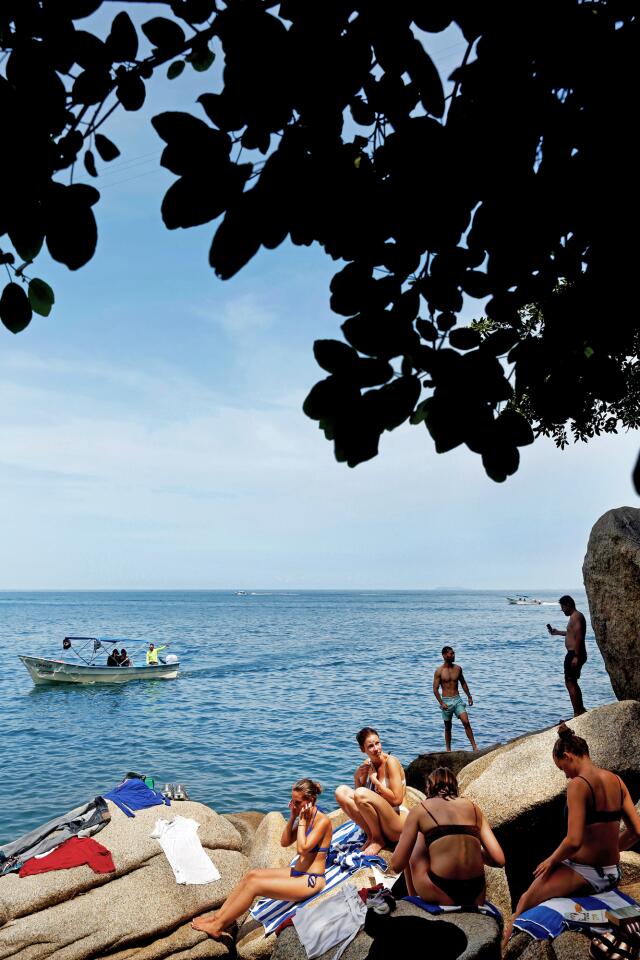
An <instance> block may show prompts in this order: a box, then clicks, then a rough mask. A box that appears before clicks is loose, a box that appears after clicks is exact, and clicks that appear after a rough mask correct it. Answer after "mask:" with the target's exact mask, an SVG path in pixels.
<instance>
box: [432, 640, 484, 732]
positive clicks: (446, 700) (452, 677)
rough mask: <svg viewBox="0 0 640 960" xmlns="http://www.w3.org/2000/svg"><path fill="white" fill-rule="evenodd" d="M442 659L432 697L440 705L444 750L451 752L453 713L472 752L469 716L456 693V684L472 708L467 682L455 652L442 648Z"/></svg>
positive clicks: (457, 692) (458, 694)
mask: <svg viewBox="0 0 640 960" xmlns="http://www.w3.org/2000/svg"><path fill="white" fill-rule="evenodd" d="M442 659H443V660H444V663H443V664H442V666H441V667H438V669H437V670H436V672H435V674H434V676H433V695H434V696H435V698H436V700H437V701H438V703H439V704H440V709H441V710H442V718H443V720H444V742H445V746H446V749H447V750H451V723H452V721H453V715H454V713H455V715H456V717H459V718H460V720H462V725H463V726H464V731H465V733H466V735H467V736H468V737H469V742H470V744H471V747H472V748H473V750H477V749H478V745H477V743H476V741H475V740H474V738H473V730H472V729H471V724H470V723H469V714H468V713H467V711H466V710H465V706H464V703H463V702H462V697H461V696H460V693H459V691H458V683H460V685H461V687H462V689H463V690H464V692H465V693H466V695H467V697H468V698H469V706H470V707H471V706H473V697H472V696H471V694H470V692H469V687H468V686H467V681H466V680H465V678H464V674H463V673H462V667H461V666H459V665H458V664H457V663H456V662H455V660H456V654H455V650H453V648H452V647H443V648H442ZM440 688H442V695H441V694H440Z"/></svg>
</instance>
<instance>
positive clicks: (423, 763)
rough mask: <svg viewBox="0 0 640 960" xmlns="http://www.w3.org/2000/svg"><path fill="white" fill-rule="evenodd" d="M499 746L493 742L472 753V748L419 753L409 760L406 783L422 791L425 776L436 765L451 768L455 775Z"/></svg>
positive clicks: (436, 766) (425, 780)
mask: <svg viewBox="0 0 640 960" xmlns="http://www.w3.org/2000/svg"><path fill="white" fill-rule="evenodd" d="M499 746H500V744H499V743H496V744H493V746H490V747H484V748H483V749H482V750H478V751H477V753H474V752H473V751H472V750H450V751H448V752H445V751H443V752H442V753H421V754H420V756H418V757H416V758H415V760H412V761H411V763H410V764H409V766H408V767H407V769H406V771H405V773H406V777H407V785H408V786H410V787H415V788H416V789H417V790H422V791H424V789H425V784H426V782H427V777H428V776H429V774H431V773H433V771H434V770H437V768H438V767H448V769H449V770H453V772H454V773H455V775H456V776H457V775H458V773H459V772H460V771H461V770H462V768H463V767H466V766H467V764H468V763H473V762H474V761H475V760H477V759H478V758H479V757H483V756H485V754H487V753H491V752H492V751H493V750H496V749H497V747H499Z"/></svg>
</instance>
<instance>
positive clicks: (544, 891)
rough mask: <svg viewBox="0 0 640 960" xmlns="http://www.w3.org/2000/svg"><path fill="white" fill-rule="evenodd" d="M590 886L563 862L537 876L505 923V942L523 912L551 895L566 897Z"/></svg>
mask: <svg viewBox="0 0 640 960" xmlns="http://www.w3.org/2000/svg"><path fill="white" fill-rule="evenodd" d="M585 888H588V884H585V881H584V879H583V878H582V877H581V876H580V874H579V873H576V872H575V870H571V869H570V868H569V867H565V866H563V865H562V864H560V865H559V866H557V867H555V868H554V869H553V870H552V871H551V872H550V873H547V874H545V875H544V876H543V877H536V879H535V880H534V881H533V883H532V884H531V886H530V887H529V889H528V890H525V892H524V893H523V894H522V896H521V897H520V899H519V900H518V905H517V907H516V912H515V913H514V915H513V917H512V918H511V920H509V922H508V923H506V924H505V928H504V936H503V943H504V944H506V943H507V941H508V940H509V937H510V936H511V934H512V932H513V923H514V921H515V920H517V919H518V917H519V916H520V914H521V913H524V911H525V910H529V909H530V908H531V907H535V906H537V905H538V904H539V903H542V902H543V901H544V900H549V899H551V897H566V896H568V895H569V894H571V893H578V892H579V891H580V890H585Z"/></svg>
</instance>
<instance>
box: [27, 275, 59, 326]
mask: <svg viewBox="0 0 640 960" xmlns="http://www.w3.org/2000/svg"><path fill="white" fill-rule="evenodd" d="M55 300H56V298H55V296H54V293H53V290H52V289H51V287H50V286H49V284H48V283H45V281H44V280H40V279H39V278H38V277H34V278H33V279H32V280H30V281H29V303H30V304H31V309H32V310H33V312H34V313H39V314H40V316H41V317H48V316H49V314H50V313H51V307H52V306H53V304H54V303H55Z"/></svg>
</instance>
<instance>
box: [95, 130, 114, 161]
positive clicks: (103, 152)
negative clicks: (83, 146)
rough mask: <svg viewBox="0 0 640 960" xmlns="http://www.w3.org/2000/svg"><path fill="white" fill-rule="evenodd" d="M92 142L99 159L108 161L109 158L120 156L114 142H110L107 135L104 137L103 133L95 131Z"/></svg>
mask: <svg viewBox="0 0 640 960" xmlns="http://www.w3.org/2000/svg"><path fill="white" fill-rule="evenodd" d="M94 142H95V145H96V150H97V151H98V154H99V156H100V159H101V160H104V161H105V163H109V161H110V160H115V159H116V157H119V156H120V151H119V150H118V148H117V147H116V145H115V143H112V141H111V140H109V138H108V137H105V136H104V134H102V133H96V135H95V141H94Z"/></svg>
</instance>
